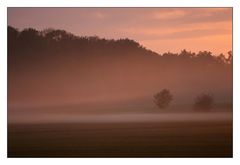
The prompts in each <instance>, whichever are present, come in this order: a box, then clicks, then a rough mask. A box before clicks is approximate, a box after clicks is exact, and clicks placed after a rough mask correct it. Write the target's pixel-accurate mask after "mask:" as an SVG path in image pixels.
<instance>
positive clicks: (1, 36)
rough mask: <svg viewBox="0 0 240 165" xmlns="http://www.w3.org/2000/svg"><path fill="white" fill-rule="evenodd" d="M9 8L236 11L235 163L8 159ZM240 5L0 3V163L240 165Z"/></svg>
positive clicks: (197, 0)
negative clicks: (133, 8)
mask: <svg viewBox="0 0 240 165" xmlns="http://www.w3.org/2000/svg"><path fill="white" fill-rule="evenodd" d="M7 7H233V63H234V72H233V74H234V79H233V80H234V83H233V87H234V88H233V103H234V105H233V108H234V115H233V125H234V129H233V131H234V132H233V142H234V146H233V159H232V158H229V159H222V158H219V159H218V158H214V159H208V158H201V159H197V160H196V159H195V158H180V159H179V158H175V159H171V158H164V159H161V158H144V159H137V158H133V159H126V158H117V159H113V158H95V159H91V158H84V159H76V158H69V159H61V158H54V159H37V158H26V159H25V158H21V159H12V158H11V159H10V158H7ZM239 18H240V2H239V1H238V0H168V1H166V0H147V1H140V0H119V1H117V2H116V1H114V0H108V1H107V0H87V1H84V0H41V1H40V0H39V1H37V0H1V2H0V76H1V79H0V83H1V84H0V122H1V123H0V162H1V164H2V163H3V164H24V165H26V164H33V163H34V164H36V165H42V164H43V163H49V164H50V163H58V164H60V165H62V164H67V163H69V164H72V163H76V162H77V163H90V164H95V163H96V164H99V163H103V164H109V165H110V164H116V165H117V164H119V165H120V164H121V165H122V164H123V163H124V164H125V163H129V164H140V165H142V164H145V163H148V164H158V163H172V164H184V165H188V164H189V165H190V164H191V165H192V164H196V165H198V164H199V165H202V164H203V163H204V164H205V163H209V164H218V165H219V164H220V165H221V164H226V163H230V164H239V162H240V134H239V131H240V130H239V129H240V122H239V121H240V119H238V118H239V117H240V111H239V110H238V108H240V101H238V99H240V85H239V84H240V77H239V76H240V75H239V74H237V71H240V65H238V62H240V46H239V43H240V34H239V30H240V24H239V23H240V20H239Z"/></svg>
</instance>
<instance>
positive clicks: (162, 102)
mask: <svg viewBox="0 0 240 165" xmlns="http://www.w3.org/2000/svg"><path fill="white" fill-rule="evenodd" d="M153 97H154V103H155V104H156V105H157V106H158V107H159V108H161V109H163V108H166V107H168V106H169V104H170V102H171V101H172V100H173V96H172V95H171V93H170V91H169V90H167V89H163V90H162V91H160V92H158V93H157V94H155V95H154V96H153Z"/></svg>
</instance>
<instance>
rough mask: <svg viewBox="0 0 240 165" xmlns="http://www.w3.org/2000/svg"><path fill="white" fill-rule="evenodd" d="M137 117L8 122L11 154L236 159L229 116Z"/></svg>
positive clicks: (31, 155)
mask: <svg viewBox="0 0 240 165" xmlns="http://www.w3.org/2000/svg"><path fill="white" fill-rule="evenodd" d="M196 115H197V114H196ZM229 115H230V116H231V113H229ZM160 116H161V115H160ZM206 116H207V114H206ZM109 117H113V116H109ZM133 118H134V117H132V119H133ZM135 118H136V119H135V121H134V122H131V120H125V121H124V122H123V121H121V120H114V118H113V120H110V119H109V120H106V118H103V119H102V121H100V120H98V121H94V122H81V120H80V121H79V122H76V121H75V122H56V121H55V122H49V123H47V122H43V123H41V124H40V123H38V122H35V123H34V122H32V123H27V122H26V123H9V124H8V157H232V119H231V118H230V117H228V118H226V119H220V120H212V119H214V117H213V118H212V119H210V118H207V119H206V118H205V117H204V116H203V120H195V121H194V120H185V121H184V120H169V121H167V120H166V121H163V120H161V118H160V120H156V119H155V120H153V119H152V118H150V120H144V121H143V120H140V119H139V120H137V119H138V118H139V117H137V116H136V117H135ZM174 118H176V116H175V117H174ZM180 118H181V117H180ZM130 119H131V118H130ZM104 121H106V122H104ZM141 121H142V122H141Z"/></svg>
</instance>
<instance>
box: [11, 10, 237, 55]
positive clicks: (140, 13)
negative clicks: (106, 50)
mask: <svg viewBox="0 0 240 165" xmlns="http://www.w3.org/2000/svg"><path fill="white" fill-rule="evenodd" d="M8 25H10V26H13V27H15V28H18V29H19V30H22V29H24V28H29V27H32V28H36V29H37V30H43V29H46V28H54V29H63V30H66V31H68V32H71V33H73V34H75V35H79V36H93V35H97V36H99V37H104V38H108V39H119V38H130V39H133V40H135V41H137V42H139V43H140V44H141V45H143V46H144V47H146V48H147V49H151V50H152V51H155V52H157V53H160V54H161V53H164V52H168V51H170V52H180V51H181V50H182V49H187V50H189V51H193V52H198V51H204V50H208V51H211V52H213V53H214V54H216V55H218V54H220V53H223V54H227V52H228V51H229V50H232V8H8Z"/></svg>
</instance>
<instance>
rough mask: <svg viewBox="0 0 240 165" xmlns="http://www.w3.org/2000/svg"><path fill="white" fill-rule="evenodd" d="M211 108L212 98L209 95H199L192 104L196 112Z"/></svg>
mask: <svg viewBox="0 0 240 165" xmlns="http://www.w3.org/2000/svg"><path fill="white" fill-rule="evenodd" d="M212 106H213V97H212V96H211V95H210V94H201V95H199V96H198V97H197V98H196V99H195V102H194V108H195V109H196V110H210V109H211V108H212Z"/></svg>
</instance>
